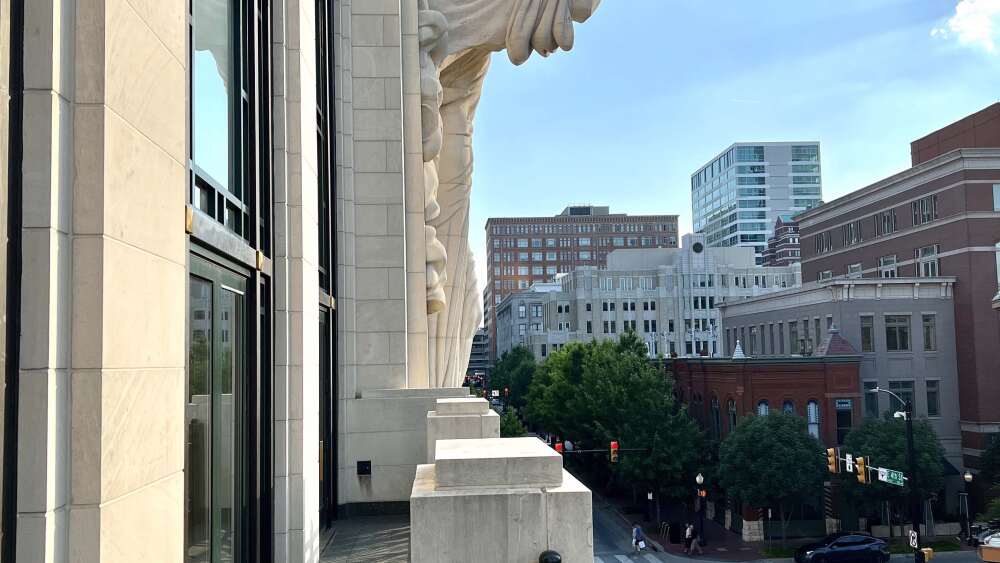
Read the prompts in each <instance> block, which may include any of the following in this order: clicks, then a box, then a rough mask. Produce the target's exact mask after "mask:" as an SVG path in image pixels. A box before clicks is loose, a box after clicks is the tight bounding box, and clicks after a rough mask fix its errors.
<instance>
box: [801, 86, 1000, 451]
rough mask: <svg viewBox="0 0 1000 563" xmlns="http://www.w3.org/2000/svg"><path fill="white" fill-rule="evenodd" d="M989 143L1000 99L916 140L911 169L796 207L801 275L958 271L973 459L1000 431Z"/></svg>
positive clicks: (999, 228) (996, 136) (965, 440)
mask: <svg viewBox="0 0 1000 563" xmlns="http://www.w3.org/2000/svg"><path fill="white" fill-rule="evenodd" d="M966 145H973V146H974V148H966ZM988 146H992V147H1000V104H994V105H993V106H990V107H989V108H986V109H985V110H983V111H980V112H978V113H976V114H973V115H971V116H969V117H967V118H965V119H963V120H961V121H959V122H957V123H954V124H952V125H949V126H948V127H945V128H944V129H941V130H940V131H936V132H934V133H932V134H930V135H928V136H927V137H924V138H923V139H920V140H917V141H914V143H913V145H912V152H913V160H914V162H915V163H917V164H916V165H915V166H913V167H912V168H910V169H908V170H905V171H903V172H900V173H899V174H896V175H895V176H892V177H889V178H886V179H884V180H881V181H879V182H876V183H875V184H872V185H870V186H867V187H865V188H861V189H859V190H857V191H855V192H852V193H850V194H848V195H846V196H843V197H841V198H839V199H836V200H834V201H831V202H829V203H826V204H824V205H822V206H819V207H817V208H815V209H811V210H809V211H805V212H803V213H801V214H799V215H797V216H796V219H797V220H798V221H799V226H800V240H801V242H802V279H803V281H804V282H807V281H816V280H823V279H830V278H852V277H866V278H868V277H876V278H878V277H883V278H895V277H914V278H920V277H935V276H954V277H955V278H957V281H956V283H955V285H954V306H955V315H954V317H955V332H954V339H955V343H956V355H957V368H958V388H959V408H960V415H961V430H962V448H963V454H964V456H965V465H966V466H967V467H971V468H975V467H977V458H978V456H979V454H980V452H981V451H982V449H983V448H984V447H985V443H986V442H985V440H986V436H987V435H989V434H994V433H997V432H1000V379H998V376H997V375H998V373H1000V370H998V368H997V366H998V365H1000V310H998V309H994V308H993V304H994V302H995V300H996V299H997V295H998V285H1000V276H998V261H1000V148H987V147H988ZM955 147H961V148H955ZM942 151H948V152H942Z"/></svg>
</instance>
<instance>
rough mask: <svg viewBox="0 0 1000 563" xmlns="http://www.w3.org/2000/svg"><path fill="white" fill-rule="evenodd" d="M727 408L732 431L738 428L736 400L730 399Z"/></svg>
mask: <svg viewBox="0 0 1000 563" xmlns="http://www.w3.org/2000/svg"><path fill="white" fill-rule="evenodd" d="M671 344H673V342H671ZM726 410H727V411H729V431H730V432H732V431H733V430H736V401H734V400H732V399H729V402H728V404H727V406H726Z"/></svg>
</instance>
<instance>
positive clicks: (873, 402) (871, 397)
mask: <svg viewBox="0 0 1000 563" xmlns="http://www.w3.org/2000/svg"><path fill="white" fill-rule="evenodd" d="M876 387H878V382H877V381H865V383H864V391H865V416H867V417H871V418H878V393H877V392H874V390H875V388H876Z"/></svg>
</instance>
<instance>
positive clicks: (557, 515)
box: [410, 438, 594, 563]
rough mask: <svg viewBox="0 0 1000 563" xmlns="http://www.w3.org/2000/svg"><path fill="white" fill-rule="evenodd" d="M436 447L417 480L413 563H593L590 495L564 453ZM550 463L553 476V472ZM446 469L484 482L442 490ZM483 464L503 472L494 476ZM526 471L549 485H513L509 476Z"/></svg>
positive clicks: (523, 442) (495, 443)
mask: <svg viewBox="0 0 1000 563" xmlns="http://www.w3.org/2000/svg"><path fill="white" fill-rule="evenodd" d="M532 441H533V442H534V444H532V443H530V442H532ZM439 446H440V447H439V453H438V456H437V457H438V460H437V461H436V462H435V463H434V464H427V465H420V466H418V467H417V471H416V478H415V479H414V482H413V491H412V493H411V495H410V561H411V562H412V563H431V562H434V563H452V562H454V563H458V562H465V561H477V562H481V563H501V562H508V561H537V560H538V556H539V554H541V553H542V552H543V551H546V550H554V551H556V552H558V553H559V554H560V555H562V560H563V561H566V562H567V563H569V562H574V563H576V562H586V563H590V562H591V561H593V560H594V534H593V515H592V512H591V495H590V490H589V489H587V487H585V486H584V485H583V484H582V483H580V482H579V481H577V480H576V478H574V477H573V476H572V475H570V474H569V473H568V472H567V471H565V470H564V469H562V458H561V457H560V456H559V454H556V453H555V452H554V451H552V450H551V449H550V448H548V446H546V445H545V444H544V443H542V442H541V441H540V440H537V439H536V438H512V439H501V438H494V439H485V440H443V441H442V442H441V443H440V444H439ZM543 450H548V451H550V452H552V453H553V454H554V455H555V458H550V456H549V455H547V453H545V452H543ZM463 460H465V461H467V462H469V463H467V464H466V463H463ZM552 461H554V462H555V464H554V465H555V467H554V468H555V471H556V473H555V476H553V475H551V474H549V470H550V469H551V468H552V467H551V465H552V463H551V462H552ZM442 463H443V464H444V466H449V465H450V466H451V468H452V469H465V470H469V471H473V472H475V473H481V474H483V477H482V478H480V479H478V480H472V482H476V483H480V484H475V485H468V486H455V485H454V484H452V485H450V486H449V485H444V484H443V482H442V476H443V475H442V473H443V472H442ZM484 464H491V465H494V466H503V467H505V468H506V470H505V471H499V472H496V471H490V470H488V469H487V468H486V467H485V465H484ZM540 469H542V470H543V471H542V473H541V474H540V473H539V470H540ZM484 470H485V471H484ZM444 473H447V471H445V472H444ZM522 473H523V474H526V475H533V477H531V478H530V479H528V480H533V481H543V482H547V483H548V484H539V483H535V484H517V485H513V484H510V483H509V481H512V480H514V479H511V478H510V476H511V475H518V474H522ZM446 478H447V477H446ZM468 480H469V479H468V478H463V481H468Z"/></svg>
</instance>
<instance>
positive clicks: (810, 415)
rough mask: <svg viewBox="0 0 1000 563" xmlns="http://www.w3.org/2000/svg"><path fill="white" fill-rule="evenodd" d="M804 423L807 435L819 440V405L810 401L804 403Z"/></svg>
mask: <svg viewBox="0 0 1000 563" xmlns="http://www.w3.org/2000/svg"><path fill="white" fill-rule="evenodd" d="M806 423H807V424H808V427H809V435H810V436H812V437H813V438H819V403H817V402H816V401H815V400H811V401H809V402H808V403H806Z"/></svg>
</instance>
